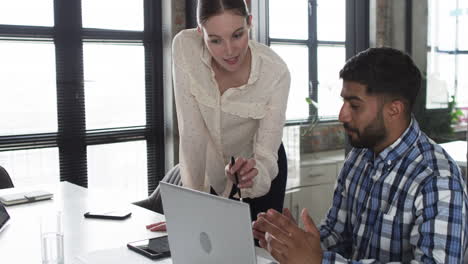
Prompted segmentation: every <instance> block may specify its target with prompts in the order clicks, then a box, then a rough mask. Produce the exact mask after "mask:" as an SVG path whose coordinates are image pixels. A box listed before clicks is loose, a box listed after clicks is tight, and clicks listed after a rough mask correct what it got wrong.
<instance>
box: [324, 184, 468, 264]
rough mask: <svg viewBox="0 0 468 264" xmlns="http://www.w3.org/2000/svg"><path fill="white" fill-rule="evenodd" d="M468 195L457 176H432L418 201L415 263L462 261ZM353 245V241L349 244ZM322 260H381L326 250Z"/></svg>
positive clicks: (413, 230) (414, 248) (414, 234)
mask: <svg viewBox="0 0 468 264" xmlns="http://www.w3.org/2000/svg"><path fill="white" fill-rule="evenodd" d="M466 206H467V205H466V197H465V196H464V192H463V185H462V184H461V183H460V182H459V181H458V180H457V179H455V178H454V177H436V176H434V177H431V178H430V180H429V181H427V182H426V183H424V185H423V186H422V188H421V191H420V192H419V194H418V197H417V198H416V202H415V206H414V207H415V208H414V210H415V220H414V223H415V224H414V226H413V227H412V230H411V240H410V243H411V245H412V248H413V256H414V259H413V260H411V263H462V262H463V255H464V249H465V244H466V236H467V228H468V227H467V223H466V221H467V220H466V218H467V215H466ZM349 245H350V244H349ZM322 263H379V262H378V261H377V260H375V259H363V260H358V261H351V260H347V259H346V258H345V257H343V255H341V254H340V253H339V252H337V251H332V250H328V251H326V252H324V255H323V261H322Z"/></svg>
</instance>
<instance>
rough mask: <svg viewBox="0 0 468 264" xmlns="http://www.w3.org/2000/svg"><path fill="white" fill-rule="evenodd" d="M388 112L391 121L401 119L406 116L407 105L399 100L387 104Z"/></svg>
mask: <svg viewBox="0 0 468 264" xmlns="http://www.w3.org/2000/svg"><path fill="white" fill-rule="evenodd" d="M386 112H387V116H388V117H389V118H390V120H392V121H393V120H396V119H400V118H401V117H402V116H404V115H405V103H404V102H403V101H402V100H399V99H394V100H391V101H390V102H388V103H386Z"/></svg>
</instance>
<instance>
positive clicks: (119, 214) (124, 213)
mask: <svg viewBox="0 0 468 264" xmlns="http://www.w3.org/2000/svg"><path fill="white" fill-rule="evenodd" d="M131 215H132V212H130V211H128V210H117V211H109V212H87V213H85V214H84V217H86V218H97V219H110V220H124V219H127V218H129V217H130V216H131Z"/></svg>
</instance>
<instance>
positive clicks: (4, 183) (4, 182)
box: [0, 166, 15, 189]
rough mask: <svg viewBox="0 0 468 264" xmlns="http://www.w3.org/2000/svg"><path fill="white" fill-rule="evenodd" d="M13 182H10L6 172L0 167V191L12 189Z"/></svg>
mask: <svg viewBox="0 0 468 264" xmlns="http://www.w3.org/2000/svg"><path fill="white" fill-rule="evenodd" d="M13 187H15V186H14V185H13V182H12V181H11V178H10V175H9V174H8V172H7V171H6V170H5V168H3V167H2V166H0V189H6V188H13Z"/></svg>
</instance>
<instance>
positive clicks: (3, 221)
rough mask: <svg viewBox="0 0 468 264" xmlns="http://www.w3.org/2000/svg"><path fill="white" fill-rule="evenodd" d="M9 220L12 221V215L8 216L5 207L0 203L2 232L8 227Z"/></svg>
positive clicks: (0, 226) (0, 228) (0, 227)
mask: <svg viewBox="0 0 468 264" xmlns="http://www.w3.org/2000/svg"><path fill="white" fill-rule="evenodd" d="M8 220H10V215H9V214H8V212H7V210H6V208H5V206H3V204H2V203H0V232H1V231H2V229H3V227H4V226H5V225H6V223H7V222H8Z"/></svg>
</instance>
